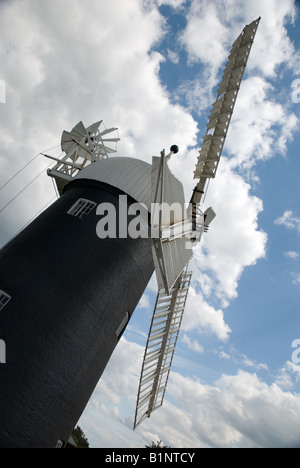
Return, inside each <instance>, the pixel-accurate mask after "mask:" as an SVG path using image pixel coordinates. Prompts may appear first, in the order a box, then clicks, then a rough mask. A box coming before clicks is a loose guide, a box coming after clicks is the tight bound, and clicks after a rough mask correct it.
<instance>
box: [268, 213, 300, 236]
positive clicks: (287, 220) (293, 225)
mask: <svg viewBox="0 0 300 468" xmlns="http://www.w3.org/2000/svg"><path fill="white" fill-rule="evenodd" d="M274 224H277V225H278V226H285V227H286V228H288V229H296V230H297V231H299V232H300V219H299V218H298V217H297V216H295V215H294V213H293V211H290V210H287V211H285V212H284V213H283V215H282V216H280V217H279V218H277V219H276V220H275V221H274Z"/></svg>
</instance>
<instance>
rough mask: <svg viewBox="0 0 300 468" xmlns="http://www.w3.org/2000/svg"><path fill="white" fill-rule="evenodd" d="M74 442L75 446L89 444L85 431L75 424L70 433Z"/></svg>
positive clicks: (82, 446) (80, 446)
mask: <svg viewBox="0 0 300 468" xmlns="http://www.w3.org/2000/svg"><path fill="white" fill-rule="evenodd" d="M72 437H73V439H74V442H75V444H76V445H77V448H90V444H89V442H88V440H87V438H86V436H85V433H84V432H83V430H82V429H81V427H79V426H77V427H76V428H75V429H74V431H73V434H72Z"/></svg>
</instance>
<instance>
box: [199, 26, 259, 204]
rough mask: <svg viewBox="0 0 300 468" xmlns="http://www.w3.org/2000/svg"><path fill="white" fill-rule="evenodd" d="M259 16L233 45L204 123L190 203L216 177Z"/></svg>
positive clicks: (200, 195) (202, 192) (200, 194)
mask: <svg viewBox="0 0 300 468" xmlns="http://www.w3.org/2000/svg"><path fill="white" fill-rule="evenodd" d="M260 19H261V18H258V19H257V20H256V21H253V23H251V24H250V25H248V26H246V27H245V28H244V30H243V32H242V33H241V35H240V36H239V37H238V39H237V40H236V41H235V43H234V44H233V46H232V49H231V52H230V55H229V57H228V63H227V65H226V67H225V70H224V75H223V79H222V82H221V83H220V85H219V89H218V95H217V99H216V102H215V103H214V104H213V106H212V110H211V113H210V117H209V122H208V124H207V132H206V134H205V136H204V137H203V144H202V147H201V150H200V154H199V157H198V162H197V166H196V170H195V172H194V179H199V182H198V184H197V186H196V187H195V190H194V193H193V196H192V199H191V203H200V202H201V198H202V195H203V194H204V191H205V185H206V182H207V179H212V178H214V177H215V176H216V173H217V169H218V165H219V162H220V158H221V154H222V151H223V147H224V144H225V139H226V136H227V132H228V128H229V124H230V121H231V117H232V114H233V110H234V107H235V103H236V100H237V96H238V92H239V89H240V85H241V82H242V79H243V76H244V72H245V69H246V65H247V62H248V58H249V55H250V51H251V48H252V45H253V42H254V39H255V35H256V32H257V29H258V26H259V23H260Z"/></svg>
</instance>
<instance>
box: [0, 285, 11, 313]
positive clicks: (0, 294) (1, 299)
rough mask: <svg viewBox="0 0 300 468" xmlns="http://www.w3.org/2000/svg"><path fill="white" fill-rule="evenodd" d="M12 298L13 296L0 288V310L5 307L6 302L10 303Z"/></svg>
mask: <svg viewBox="0 0 300 468" xmlns="http://www.w3.org/2000/svg"><path fill="white" fill-rule="evenodd" d="M10 300H11V297H10V296H9V295H8V294H6V293H5V292H4V291H1V290H0V310H2V309H3V307H5V306H6V304H8V303H9V301H10Z"/></svg>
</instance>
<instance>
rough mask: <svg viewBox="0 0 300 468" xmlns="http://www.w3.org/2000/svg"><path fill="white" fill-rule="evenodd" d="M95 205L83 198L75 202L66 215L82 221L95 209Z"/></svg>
mask: <svg viewBox="0 0 300 468" xmlns="http://www.w3.org/2000/svg"><path fill="white" fill-rule="evenodd" d="M96 205H97V203H95V202H93V201H91V200H86V199H85V198H80V199H79V200H77V202H76V203H75V204H74V205H73V206H72V208H70V209H69V211H68V214H69V215H71V216H75V217H76V218H79V219H83V218H84V217H85V216H87V215H89V214H90V212H91V211H92V210H93V209H94V208H95V206H96Z"/></svg>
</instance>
